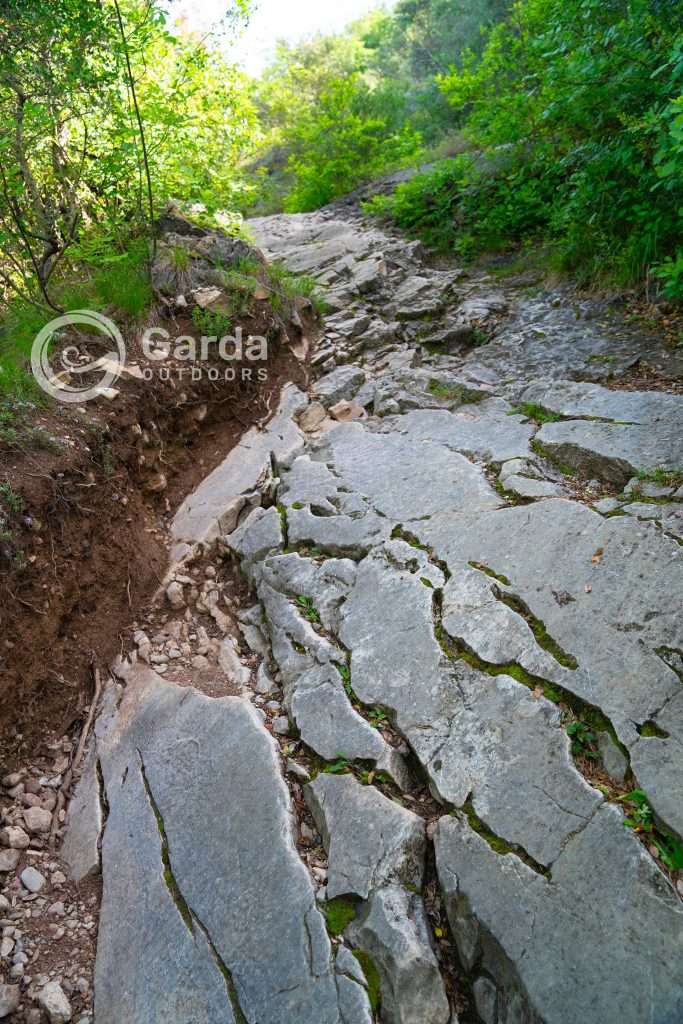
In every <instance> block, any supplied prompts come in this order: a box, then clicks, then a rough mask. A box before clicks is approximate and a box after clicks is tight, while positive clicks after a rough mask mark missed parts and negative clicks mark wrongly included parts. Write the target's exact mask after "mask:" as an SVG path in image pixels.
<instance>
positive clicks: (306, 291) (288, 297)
mask: <svg viewBox="0 0 683 1024" xmlns="http://www.w3.org/2000/svg"><path fill="white" fill-rule="evenodd" d="M267 286H268V287H269V288H270V290H271V297H270V301H271V305H272V307H273V309H274V310H275V311H276V312H277V313H280V314H281V315H284V314H288V313H289V312H291V309H292V307H293V306H294V304H295V303H296V300H297V299H307V300H308V301H309V302H310V303H311V305H312V306H313V309H314V311H315V313H316V314H317V315H318V316H324V315H325V313H327V312H329V310H330V306H329V305H328V303H327V302H326V301H325V298H324V296H323V294H322V292H321V291H320V286H319V285H318V282H317V281H316V280H315V278H314V277H310V276H309V275H308V274H293V273H292V271H291V270H288V269H287V267H286V266H285V265H284V263H270V264H268V281H267Z"/></svg>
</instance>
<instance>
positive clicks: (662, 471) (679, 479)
mask: <svg viewBox="0 0 683 1024" xmlns="http://www.w3.org/2000/svg"><path fill="white" fill-rule="evenodd" d="M638 479H639V480H642V481H643V482H646V483H653V484H658V485H659V486H660V487H680V486H681V484H683V469H666V468H665V467H664V466H658V467H657V468H656V469H641V470H640V471H639V473H638Z"/></svg>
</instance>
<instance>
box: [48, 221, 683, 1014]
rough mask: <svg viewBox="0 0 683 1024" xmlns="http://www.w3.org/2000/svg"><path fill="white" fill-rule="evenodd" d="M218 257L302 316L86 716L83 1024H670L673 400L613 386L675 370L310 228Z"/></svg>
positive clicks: (70, 839) (185, 514)
mask: <svg viewBox="0 0 683 1024" xmlns="http://www.w3.org/2000/svg"><path fill="white" fill-rule="evenodd" d="M252 230H253V231H254V233H255V235H256V238H257V244H259V245H260V246H261V247H262V249H263V251H264V253H265V255H266V256H267V257H268V258H271V259H278V260H282V261H284V262H285V263H286V264H287V266H288V267H289V268H290V269H291V270H293V271H297V272H301V273H306V274H312V275H313V276H315V277H316V278H317V280H318V281H319V282H320V284H321V286H322V287H323V288H324V289H325V295H326V298H327V299H328V301H329V304H330V306H331V309H332V312H331V315H329V317H328V318H327V320H326V323H325V326H324V330H323V337H322V338H321V340H320V342H319V345H318V349H317V351H316V352H315V353H314V355H313V359H312V366H313V370H314V375H315V377H316V379H315V380H314V382H313V383H312V386H311V393H310V395H305V394H303V393H302V392H299V391H297V390H296V389H293V388H291V387H288V388H286V389H285V390H284V392H283V395H282V400H281V403H280V407H279V409H278V411H277V413H276V415H275V417H274V418H273V419H272V420H271V422H270V423H269V424H268V425H265V426H264V427H262V428H261V429H259V428H254V429H253V430H252V431H250V432H249V434H247V435H246V436H245V438H244V439H243V441H242V442H241V444H240V445H239V446H238V447H237V448H235V449H234V450H233V451H232V452H231V453H230V454H229V455H228V457H227V458H226V460H225V462H224V463H223V464H222V465H221V466H219V467H218V468H217V469H216V470H214V472H213V473H212V474H211V475H210V477H208V478H207V480H206V481H205V482H204V484H202V485H201V486H200V488H199V489H198V491H197V492H196V493H195V494H194V495H191V496H190V497H188V498H187V499H186V501H185V502H184V503H183V505H182V506H181V509H180V510H179V512H178V515H177V517H176V520H175V524H174V528H173V540H174V545H175V547H174V552H173V555H174V558H175V559H176V560H177V563H176V564H175V565H174V566H173V567H172V569H171V571H170V573H169V576H168V578H167V580H166V581H165V584H164V588H163V589H162V591H161V593H160V600H161V602H162V604H163V616H162V620H161V622H162V626H163V629H162V628H161V627H159V628H158V630H157V633H156V635H152V636H151V639H150V638H149V637H147V635H146V634H145V633H144V632H142V633H141V635H139V636H138V639H137V640H136V645H137V652H134V653H133V654H132V656H131V657H130V658H129V659H127V660H124V661H122V662H121V663H120V664H119V665H118V667H117V669H116V672H117V676H118V683H117V686H116V688H113V689H110V691H109V693H108V697H107V701H106V706H105V709H104V710H103V711H102V713H101V715H100V719H99V723H98V726H97V734H96V743H95V748H94V752H93V753H92V759H93V775H92V776H90V779H91V781H90V787H91V788H90V789H88V783H87V781H84V782H83V787H82V791H81V792H79V800H80V801H81V803H80V806H81V807H82V808H83V815H82V818H83V828H82V829H81V835H80V836H79V835H78V833H77V832H74V831H73V830H72V829H67V845H68V844H69V843H71V846H70V847H69V849H70V850H71V851H72V852H71V855H70V857H69V861H70V863H72V864H73V871H74V873H76V872H82V873H85V874H87V873H88V872H89V871H91V870H97V863H96V861H97V859H98V856H99V850H98V843H97V836H98V833H99V830H100V828H101V824H102V822H101V818H102V816H103V815H102V811H101V805H100V803H99V797H98V787H97V786H96V784H95V783H93V781H92V780H93V779H95V780H96V779H97V775H96V774H95V769H96V767H97V765H99V770H100V772H101V778H102V782H103V789H104V793H103V795H104V796H105V797H106V803H105V804H104V806H105V807H106V813H107V818H106V823H105V825H104V832H103V837H102V840H101V854H102V872H103V879H104V900H103V907H102V917H101V925H100V934H99V946H98V957H97V973H96V987H95V1009H96V1020H97V1024H118V1022H119V1021H121V1020H126V1021H130V1022H131V1024H148V1022H149V1021H152V1020H162V1019H163V1020H164V1021H165V1022H168V1024H189V1022H191V1024H203V1022H206V1024H209V1022H211V1024H221V1022H226V1024H229V1022H233V1021H234V1022H236V1024H244V1022H247V1024H373V1022H374V1024H456V1022H457V1021H458V1020H460V1021H462V1024H482V1022H483V1024H574V1021H576V1020H581V1021H584V1022H586V1024H606V1022H608V1021H613V1020H614V1021H616V1020H618V1021H619V1022H620V1024H642V1022H643V1021H650V1022H651V1024H677V1022H678V1021H680V1020H681V1019H683V995H682V993H683V958H682V957H681V950H682V948H683V903H682V902H681V895H683V861H681V862H679V861H678V860H677V852H676V851H678V850H679V849H681V847H680V839H681V836H682V834H683V783H682V781H681V780H682V779H683V771H682V769H683V749H682V747H683V629H682V626H681V617H680V614H679V612H678V609H679V607H680V605H681V598H682V597H683V586H682V583H681V580H682V576H681V561H682V560H683V553H682V551H681V543H680V538H681V535H682V534H683V527H682V526H681V520H682V519H683V500H682V492H681V489H680V488H681V483H682V482H683V477H681V466H682V465H683V451H682V448H681V435H682V433H683V431H682V429H681V428H682V427H683V397H681V396H680V395H676V394H668V393H664V392H660V391H645V392H635V391H626V390H619V389H616V388H615V386H614V379H616V380H617V382H618V381H619V379H620V377H622V376H623V375H624V374H626V373H627V372H628V371H629V369H630V368H631V367H633V366H634V365H635V364H636V363H637V362H638V361H641V363H642V362H649V363H650V364H651V365H652V366H653V367H654V368H655V369H657V371H658V372H661V373H662V374H664V375H666V374H669V375H672V376H673V375H675V374H676V373H680V365H678V363H677V358H676V356H675V355H673V354H672V353H671V352H669V351H666V350H665V349H663V348H662V347H661V346H660V345H659V344H658V342H657V340H656V339H654V338H652V337H650V336H647V335H642V334H639V333H638V331H637V330H636V329H635V328H634V327H633V326H632V325H627V324H625V323H624V322H623V321H620V320H619V319H618V318H617V316H616V314H614V313H613V312H611V311H609V310H608V309H606V308H605V307H604V306H603V305H601V304H600V303H599V301H598V300H595V299H586V298H583V297H581V296H577V295H576V294H575V293H573V292H571V291H570V290H569V289H568V288H555V289H552V290H543V289H539V290H536V291H534V292H533V293H532V292H529V291H526V290H521V291H520V288H519V287H518V286H516V285H515V284H514V283H513V282H510V283H508V282H506V281H503V283H502V284H501V282H500V281H494V280H492V279H491V278H490V277H488V276H487V275H486V274H485V273H483V272H475V271H470V272H465V271H463V270H461V269H459V268H455V267H453V268H450V269H443V268H442V269H434V268H433V267H431V266H430V265H429V262H428V260H427V259H426V258H425V257H424V255H423V253H422V250H421V247H420V246H419V245H418V244H417V243H408V242H406V241H405V239H401V238H398V237H394V236H392V235H389V234H386V233H384V232H383V231H381V230H379V229H378V228H376V227H374V226H371V225H369V224H368V223H367V222H365V221H363V220H362V219H361V218H360V216H358V214H357V213H356V212H355V210H354V208H353V207H349V206H348V205H344V204H343V203H342V204H339V205H337V206H336V207H330V208H329V209H327V210H324V211H320V212H318V213H313V214H297V215H292V216H276V217H270V218H263V219H259V220H256V221H253V222H252ZM598 310H599V315H598ZM482 338H483V340H484V341H485V342H486V343H485V344H482V343H481V342H482ZM230 565H235V566H237V567H238V569H239V571H240V572H241V574H242V576H241V577H240V578H241V579H242V580H243V583H244V587H245V588H246V589H247V590H248V599H245V601H244V602H243V603H242V604H240V603H239V602H238V601H237V599H236V598H233V597H231V594H230V587H229V586H228V585H227V584H225V583H224V582H223V579H224V573H225V571H226V566H230ZM169 644H173V645H174V646H173V649H172V651H171V652H170V653H169ZM193 645H194V646H193ZM157 668H158V669H159V672H158V673H157V672H156V671H154V669H157ZM207 694H210V695H207ZM84 779H85V776H84ZM634 792H635V793H637V794H639V796H638V798H637V802H636V803H635V804H634V803H633V793H634ZM86 812H87V814H86ZM638 814H640V817H639V818H638V816H637V815H638ZM634 826H635V827H634ZM682 852H683V851H682Z"/></svg>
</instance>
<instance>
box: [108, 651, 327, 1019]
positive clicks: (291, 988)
mask: <svg viewBox="0 0 683 1024" xmlns="http://www.w3.org/2000/svg"><path fill="white" fill-rule="evenodd" d="M126 683H127V686H126V690H125V694H124V697H123V702H122V704H121V707H120V708H119V711H118V715H117V717H116V718H115V719H114V721H113V723H112V724H110V725H109V727H108V728H107V729H106V730H104V732H103V731H100V735H99V749H100V756H101V759H102V766H103V772H104V780H105V786H106V790H107V798H108V801H109V807H110V814H109V818H108V821H107V826H106V830H105V836H104V846H103V867H104V901H103V908H102V918H101V922H100V931H99V943H98V956H97V974H96V990H95V995H96V1012H97V1019H98V1021H99V1022H101V1024H107V1022H109V1021H111V1022H112V1024H114V1022H117V1024H118V1022H119V1021H121V1020H122V1019H125V1020H127V1021H130V1022H131V1024H135V1022H137V1021H139V1022H140V1024H148V1021H149V1020H150V1019H154V1017H155V1016H158V1015H159V1014H160V1013H161V1012H162V1009H163V1013H164V1017H165V1018H166V1019H171V1020H178V1021H180V1020H183V1021H185V1020H190V1019H191V1020H193V1021H197V1022H201V1021H206V1022H207V1024H216V1022H217V1021H226V1022H229V1021H233V1020H236V1021H239V1020H243V1019H246V1020H258V1021H263V1022H264V1024H269V1022H272V1024H291V1022H292V1020H300V1021H307V1020H310V1021H314V1020H315V1021H316V1022H320V1024H325V1022H327V1024H338V1020H339V997H338V993H337V988H336V984H335V979H334V971H333V966H332V961H331V950H330V944H329V940H328V938H327V934H326V931H325V925H324V921H323V918H322V915H321V914H320V912H319V911H318V910H317V908H316V906H315V897H314V891H313V887H312V883H311V880H310V877H309V875H308V872H307V871H306V868H305V867H304V865H303V864H302V862H301V861H300V859H299V857H298V854H297V851H296V848H295V846H294V841H293V835H292V818H291V808H290V805H289V797H288V793H287V789H286V786H285V784H284V782H283V780H282V776H281V772H280V766H279V763H278V757H277V753H276V748H275V746H274V745H273V741H272V739H271V738H270V737H269V736H268V734H267V733H266V731H265V730H264V729H263V726H262V724H261V721H260V719H259V718H258V716H257V715H256V714H255V712H254V711H253V710H252V709H251V708H250V706H249V705H248V704H247V703H245V702H244V701H242V700H240V699H239V698H224V699H221V700H211V699H210V698H207V697H204V696H202V695H201V694H199V693H197V692H195V691H192V690H187V689H181V688H178V687H175V686H173V685H169V684H167V683H165V682H163V681H162V680H160V679H159V678H158V677H155V676H154V673H152V672H150V671H149V670H145V669H139V668H135V669H132V670H130V671H129V672H128V673H127V678H126ZM216 794H220V799H221V800H223V801H224V802H225V810H224V811H223V812H221V810H220V807H219V806H218V805H217V804H216ZM266 837H267V842H265V841H264V839H265V838H266ZM141 871H142V872H143V873H144V878H145V886H144V887H143V888H142V889H141V888H140V886H139V885H138V884H137V882H136V879H138V878H139V876H140V872H141ZM171 877H172V879H173V881H172V883H171V882H170V881H169V879H170V878H171ZM130 892H135V893H136V899H135V900H134V901H132V902H131V901H130V900H129V898H128V897H129V894H130Z"/></svg>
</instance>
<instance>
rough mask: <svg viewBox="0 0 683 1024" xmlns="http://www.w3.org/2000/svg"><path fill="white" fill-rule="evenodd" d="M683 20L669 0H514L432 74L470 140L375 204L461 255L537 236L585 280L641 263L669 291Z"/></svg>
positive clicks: (681, 216)
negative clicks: (480, 42) (480, 46)
mask: <svg viewBox="0 0 683 1024" xmlns="http://www.w3.org/2000/svg"><path fill="white" fill-rule="evenodd" d="M682 29H683V17H682V15H681V10H680V8H679V9H678V10H677V11H676V12H674V10H673V8H672V5H670V4H667V3H657V4H652V3H651V2H649V0H632V2H630V3H628V4H626V3H625V2H622V0H610V2H609V3H603V2H601V0H517V2H516V3H515V4H514V5H513V7H512V10H511V13H510V16H509V17H508V18H507V19H505V20H504V21H502V22H500V23H498V24H497V25H495V26H494V27H493V28H492V29H491V30H490V31H489V32H488V35H487V41H486V46H485V48H484V50H483V52H481V53H476V52H474V51H473V52H471V53H469V54H465V55H464V57H463V59H462V61H461V62H460V64H459V66H454V67H452V68H450V69H449V70H448V72H447V73H445V74H442V75H441V76H440V77H439V82H440V86H441V88H442V90H443V92H444V95H445V96H446V97H447V98H448V100H449V102H450V103H451V104H452V106H453V109H454V111H457V114H458V117H459V118H460V119H461V121H462V123H463V124H464V128H465V134H466V135H467V136H468V137H469V138H470V140H471V141H472V143H473V145H476V146H477V147H478V148H479V152H478V153H477V154H476V155H474V154H469V155H467V154H465V155H462V156H459V157H456V158H455V159H454V160H450V161H446V162H443V163H441V164H439V165H437V166H436V167H434V168H433V169H432V170H430V171H429V172H428V173H427V174H425V175H423V176H418V177H416V178H414V179H413V180H412V181H410V182H408V183H406V184H404V185H402V186H400V187H399V189H398V190H397V192H396V194H395V195H394V196H393V197H390V198H388V199H380V200H376V201H375V203H374V204H373V205H372V209H373V211H374V212H376V213H383V214H387V213H388V214H390V215H391V216H392V217H394V218H395V219H396V221H397V222H398V223H399V224H400V225H401V226H402V227H403V228H405V229H407V230H408V231H411V232H412V233H414V234H416V235H419V236H420V237H422V238H424V239H425V240H426V241H427V242H428V243H430V244H433V245H435V246H436V247H437V248H440V249H442V250H455V251H456V252H457V253H458V254H459V255H461V256H465V257H467V256H469V255H473V254H474V253H475V252H478V251H481V250H482V249H491V248H502V247H505V246H510V245H517V244H519V243H520V242H522V241H524V240H525V239H538V238H542V239H544V240H548V241H550V242H551V243H552V245H553V247H554V258H555V261H556V263H557V264H558V266H559V267H561V268H563V269H568V270H571V271H573V272H575V273H576V274H577V275H578V276H579V277H580V278H582V279H584V280H586V281H587V280H592V281H593V280H598V279H604V278H607V277H610V278H611V279H613V280H617V281H619V282H624V283H626V282H629V281H635V280H638V279H639V278H642V277H643V276H644V274H645V273H647V271H648V269H649V268H652V273H653V274H654V275H655V276H656V277H657V278H658V279H659V280H660V281H662V283H663V285H664V288H665V291H666V293H667V294H668V295H670V296H671V297H673V298H678V297H680V296H681V294H682V292H683V283H682V282H683V277H682V270H683V255H682V253H681V249H680V237H681V228H682V227H683V98H682V96H681V86H682V83H683V34H682ZM482 147H483V148H482Z"/></svg>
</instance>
